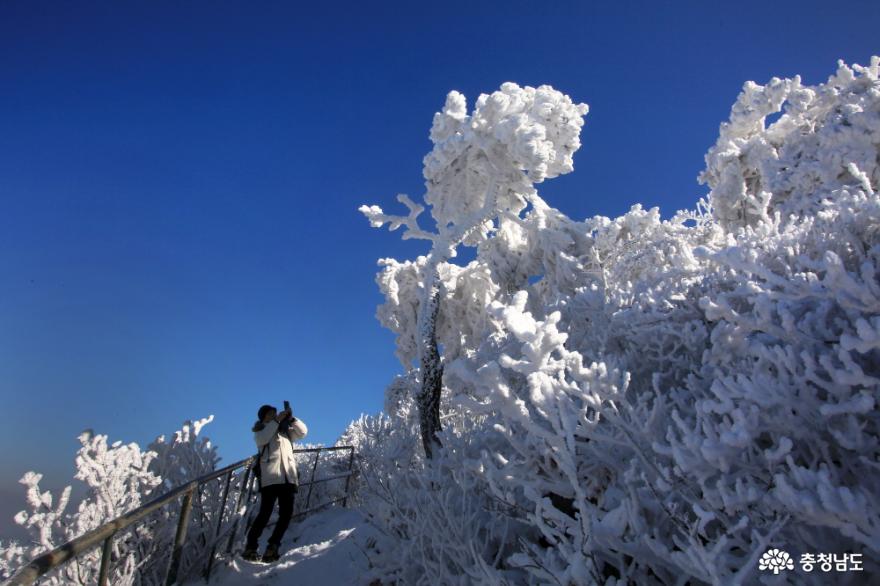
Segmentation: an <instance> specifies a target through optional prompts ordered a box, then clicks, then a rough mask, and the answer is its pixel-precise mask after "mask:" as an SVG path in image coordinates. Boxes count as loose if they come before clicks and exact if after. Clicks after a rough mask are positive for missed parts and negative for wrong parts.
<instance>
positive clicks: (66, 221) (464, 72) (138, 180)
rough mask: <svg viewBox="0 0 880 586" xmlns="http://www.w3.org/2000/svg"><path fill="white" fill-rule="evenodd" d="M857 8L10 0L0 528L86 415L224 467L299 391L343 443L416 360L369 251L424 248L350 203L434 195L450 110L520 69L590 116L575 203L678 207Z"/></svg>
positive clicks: (823, 72) (863, 4) (871, 32)
mask: <svg viewBox="0 0 880 586" xmlns="http://www.w3.org/2000/svg"><path fill="white" fill-rule="evenodd" d="M878 18H880V4H878V3H876V2H868V1H851V2H834V3H830V2H805V1H800V2H766V1H763V2H737V3H725V4H724V5H720V4H718V3H713V2H676V3H660V2H651V3H648V2H645V3H635V2H607V3H598V2H551V3H543V2H542V3H538V2H520V1H514V0H507V1H505V2H474V1H470V2H461V3H459V2H442V3H423V2H401V3H384V2H350V3H334V2H323V3H309V4H308V5H307V4H306V3H294V2H260V3H251V2H173V3H172V2H124V3H120V2H76V3H74V2H40V1H26V0H7V1H5V2H0V400H2V412H0V445H2V451H0V502H3V503H4V504H3V505H2V507H0V516H2V520H0V536H3V535H4V534H6V533H7V531H8V530H9V528H10V525H11V524H12V522H11V519H10V515H11V514H12V513H13V512H15V511H17V510H19V509H21V508H23V504H24V501H23V497H22V496H23V492H22V491H21V487H20V486H18V485H17V484H16V480H17V479H18V478H19V477H20V476H21V475H22V474H23V473H24V472H25V471H26V470H29V469H36V470H38V471H42V472H44V473H45V474H46V485H47V486H49V487H57V486H61V485H63V484H64V483H66V482H68V481H69V479H70V477H71V476H72V473H73V464H72V462H73V455H74V451H75V450H76V447H77V443H76V439H75V438H76V436H77V435H78V433H79V432H80V431H82V430H83V429H85V428H94V429H95V430H97V431H99V432H102V433H108V434H109V435H110V436H111V438H112V439H120V440H123V441H137V442H139V443H142V444H145V443H147V442H149V441H150V440H151V439H153V438H154V437H155V436H156V435H158V434H160V433H170V432H171V431H173V430H175V429H177V427H178V426H179V423H180V422H182V421H183V420H185V419H187V418H196V417H201V416H204V415H207V414H211V413H213V414H214V415H215V416H216V420H215V422H214V423H212V424H211V425H210V426H208V427H207V428H206V433H208V435H210V436H211V437H212V438H213V439H214V441H215V443H217V444H218V445H219V446H220V450H221V454H222V455H223V456H224V458H226V459H227V460H231V459H237V458H240V457H244V456H246V455H248V454H249V453H250V452H251V451H252V450H253V447H252V445H251V439H250V434H249V432H248V429H249V427H250V425H251V423H252V421H253V419H254V416H255V411H256V409H257V407H258V406H259V405H260V404H262V403H265V402H270V403H276V404H280V403H281V401H282V400H283V399H289V400H290V401H291V402H292V403H293V406H294V410H295V412H296V413H297V414H298V415H299V416H301V417H302V419H304V420H305V421H306V422H307V423H308V424H309V426H310V429H311V434H310V437H309V439H310V440H312V441H316V442H326V443H330V442H333V441H334V440H335V438H336V437H337V436H338V435H339V433H340V432H341V431H342V430H343V429H344V427H345V426H346V425H347V423H348V422H349V421H351V420H352V419H354V418H356V417H357V416H358V415H359V414H360V413H362V412H367V413H373V412H377V411H379V410H380V409H381V406H382V394H383V390H384V388H385V386H386V384H387V383H388V382H389V381H390V379H391V378H392V376H393V375H394V374H396V373H397V372H399V370H400V367H399V365H398V363H397V361H396V359H395V358H394V353H393V351H394V346H393V336H392V335H391V334H390V333H389V332H387V331H385V330H383V329H382V328H381V327H380V326H379V324H378V322H377V321H376V320H375V318H374V312H375V307H376V305H377V304H378V303H380V302H381V298H380V296H379V294H378V291H377V288H376V285H375V283H374V281H373V279H374V275H375V273H376V260H377V259H378V258H382V257H388V256H393V257H397V258H412V257H414V256H416V255H417V254H420V253H423V252H424V251H425V248H424V247H425V244H424V243H419V242H402V241H401V240H400V237H399V234H397V233H388V232H386V231H381V232H380V231H378V230H374V229H371V228H369V226H368V223H367V221H366V220H365V219H364V218H363V217H362V216H361V215H360V214H359V213H358V212H357V208H358V206H359V205H361V204H364V203H369V204H372V203H377V204H379V205H381V206H383V207H384V208H385V209H386V210H394V209H398V208H397V207H396V203H395V201H394V196H395V194H397V193H400V192H405V193H409V194H410V195H412V196H414V197H417V196H419V195H420V194H421V193H422V178H421V160H422V157H423V156H424V155H425V153H426V152H427V151H428V150H429V148H430V143H429V141H428V139H427V135H428V129H429V127H430V123H431V117H432V115H433V113H434V112H435V111H436V110H438V109H439V108H440V107H441V106H442V104H443V101H444V97H445V95H446V93H447V92H448V91H449V90H451V89H457V90H459V91H461V92H463V93H464V94H465V95H466V96H467V97H468V99H469V101H470V103H473V100H474V99H475V98H476V97H477V95H478V94H479V93H481V92H490V91H492V90H494V89H497V88H498V86H499V85H500V84H501V83H503V82H505V81H515V82H517V83H519V84H521V85H525V84H528V85H539V84H543V83H548V84H551V85H553V86H554V87H556V88H557V89H560V90H562V91H564V92H566V93H568V94H569V95H571V96H572V97H573V98H574V99H575V100H577V101H582V102H587V103H588V104H589V105H590V114H589V115H588V116H587V122H586V125H585V127H584V131H583V134H582V142H583V147H582V149H581V150H580V151H579V152H578V154H577V155H576V157H575V172H574V173H573V174H571V175H569V176H566V177H562V178H559V179H555V180H552V181H549V182H547V183H546V184H545V185H543V186H542V187H541V192H542V195H543V196H544V198H545V199H546V200H547V201H548V202H549V203H550V204H551V205H553V206H555V207H557V208H559V209H561V210H562V211H564V212H565V213H566V214H568V215H569V216H571V217H575V218H578V219H582V218H584V217H587V216H592V215H594V214H603V215H609V216H613V215H619V214H621V213H623V212H625V211H626V210H627V209H628V208H629V207H630V206H631V205H632V204H634V203H637V202H640V203H642V204H644V205H646V206H655V205H659V206H660V207H661V210H662V211H663V213H664V215H666V216H668V215H670V214H671V213H673V212H674V211H675V210H676V209H680V208H685V207H691V206H692V205H693V204H694V202H695V201H696V199H697V198H698V197H700V196H703V195H705V193H706V190H705V188H704V187H701V186H699V185H698V184H697V182H696V176H697V174H698V173H699V172H700V170H701V169H702V167H703V159H702V157H703V154H704V153H705V152H706V150H707V148H708V147H709V146H710V145H711V144H712V143H713V142H714V140H715V138H716V137H717V133H718V124H719V123H720V122H721V121H723V120H725V119H726V118H727V115H728V113H729V109H730V106H731V105H732V103H733V101H734V100H735V98H736V95H737V93H738V92H739V89H740V88H741V86H742V83H743V82H744V81H746V80H755V81H757V82H759V83H762V82H765V81H767V80H768V79H769V78H770V77H772V76H774V75H776V76H792V75H795V74H801V75H802V76H803V78H804V80H805V82H806V83H818V82H820V81H824V80H825V79H826V78H827V77H828V75H830V74H831V73H833V71H834V69H835V67H836V61H837V59H838V58H842V59H844V60H846V61H847V62H850V63H851V62H859V63H867V62H868V60H869V58H870V56H871V54H872V53H878V49H880V47H878V46H877V45H876V43H875V41H876V38H877V37H876V30H875V29H876V22H877V21H878Z"/></svg>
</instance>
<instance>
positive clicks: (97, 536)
mask: <svg viewBox="0 0 880 586" xmlns="http://www.w3.org/2000/svg"><path fill="white" fill-rule="evenodd" d="M339 450H349V452H350V455H349V458H348V470H347V471H346V472H345V473H343V474H337V475H335V476H331V477H327V478H318V479H315V472H316V471H317V468H318V459H319V458H320V455H321V452H332V451H339ZM294 453H297V454H304V453H314V454H315V462H314V465H313V466H312V473H311V477H310V478H309V480H308V482H302V483H300V485H299V486H300V489H302V488H304V487H306V486H308V487H309V490H308V494H307V496H306V504H305V510H304V511H300V512H298V513H294V514H293V518H296V517H302V516H305V515H308V514H309V513H312V512H314V511H317V510H319V509H322V508H324V507H327V506H330V505H333V504H336V503H339V502H341V503H342V506H346V505H347V504H348V496H349V494H348V491H349V488H350V485H351V475H352V464H353V463H354V448H353V447H352V446H336V447H332V448H309V449H298V450H294ZM255 458H256V456H251V457H250V458H245V459H244V460H240V461H238V462H235V463H234V464H230V465H228V466H226V467H224V468H221V469H220V470H215V471H214V472H211V473H210V474H206V475H204V476H201V477H199V478H196V479H195V480H192V481H190V482H188V483H186V484H183V485H181V486H178V487H177V488H174V489H172V490H171V491H169V492H168V493H166V494H164V495H162V496H160V497H158V498H156V499H154V500H152V501H150V502H148V503H146V504H143V505H141V506H140V507H138V508H136V509H134V510H132V511H129V512H128V513H126V514H124V515H122V516H120V517H117V518H116V519H113V520H112V521H109V522H107V523H104V524H103V525H101V526H100V527H98V528H97V529H93V530H91V531H89V532H88V533H85V534H83V535H80V536H79V537H77V538H76V539H73V540H71V541H69V542H67V543H65V544H64V545H62V546H60V547H58V548H56V549H54V550H52V551H50V552H48V553H45V554H43V555H41V556H39V557H37V558H35V559H34V560H32V561H31V562H30V563H29V564H27V565H26V566H24V567H23V568H21V569H20V570H19V571H18V572H17V573H16V574H15V575H14V576H13V577H12V578H11V579H10V580H9V582H7V585H8V586H13V585H14V586H21V585H28V586H29V585H31V584H34V583H35V582H36V581H37V579H39V577H40V576H42V575H44V574H46V573H47V572H50V571H52V570H54V569H57V568H60V567H61V566H63V565H64V564H66V563H68V562H70V561H72V560H74V559H75V558H77V557H78V556H80V555H82V554H84V553H87V552H89V551H91V550H92V549H94V548H96V547H98V546H99V545H100V546H101V558H100V560H101V561H100V566H99V570H98V585H99V586H107V585H108V584H109V575H110V561H111V560H110V558H111V551H112V548H113V539H114V537H115V536H116V535H117V534H118V533H119V532H120V531H123V530H125V529H127V528H129V527H132V526H134V525H137V523H138V522H140V521H142V520H143V519H145V518H146V517H147V516H149V515H150V514H151V513H154V512H156V511H159V510H160V509H162V508H164V507H166V506H168V505H170V504H172V503H173V502H175V501H177V500H178V499H179V498H181V497H182V502H181V505H180V510H179V511H178V514H177V530H176V532H175V535H174V545H173V546H172V549H171V560H170V562H169V564H168V570H167V572H166V574H165V584H166V585H171V584H176V583H177V579H178V574H179V571H180V563H181V560H182V558H183V547H184V545H185V543H186V534H187V529H188V528H189V524H190V523H189V521H190V515H191V513H192V505H193V495H194V494H195V493H196V492H197V491H198V490H199V488H200V487H202V486H203V485H205V484H206V483H208V482H211V481H213V480H217V479H220V478H224V477H225V478H224V480H223V493H222V496H221V502H220V507H219V509H217V510H218V511H219V514H218V516H217V525H216V527H215V528H214V531H213V536H212V539H211V548H210V554H209V555H208V556H207V559H206V560H204V562H205V566H204V568H205V569H204V571H203V574H202V575H203V576H204V578H205V581H206V582H208V581H210V579H211V569H212V567H213V565H214V560H215V558H216V556H217V545H218V544H219V543H220V542H221V541H222V540H223V538H224V537H226V534H227V533H228V541H227V544H226V553H227V554H229V553H231V552H232V548H233V545H234V544H235V539H236V536H237V535H238V527H239V525H240V521H241V519H242V517H244V518H245V519H246V520H247V518H248V513H247V511H248V508H249V507H248V506H247V505H249V504H250V503H251V502H252V501H253V500H254V495H255V489H254V484H255V482H254V478H253V477H252V476H251V464H253V462H254V459H255ZM239 470H243V478H242V480H241V482H240V483H238V496H237V497H236V498H237V499H238V501H237V504H236V507H235V509H234V512H233V515H234V516H235V518H234V519H232V520H231V521H232V523H231V525H230V527H229V528H228V530H227V531H226V532H221V528H222V524H223V512H224V511H225V510H226V503H227V500H228V498H229V493H230V488H231V486H232V479H233V475H234V473H235V472H237V471H239ZM343 478H345V479H346V482H345V490H344V492H343V496H342V497H339V498H337V499H333V500H331V501H328V502H325V503H321V504H319V505H317V506H314V507H311V508H309V505H310V504H311V497H312V487H313V486H314V485H316V484H320V483H322V482H329V481H331V480H340V479H343ZM242 504H245V505H246V506H245V509H244V510H243V509H242Z"/></svg>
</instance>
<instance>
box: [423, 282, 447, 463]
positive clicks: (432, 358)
mask: <svg viewBox="0 0 880 586" xmlns="http://www.w3.org/2000/svg"><path fill="white" fill-rule="evenodd" d="M427 300H428V303H429V304H430V306H429V307H428V308H426V311H429V312H430V314H429V315H428V316H427V320H426V322H425V323H424V324H423V325H424V327H423V329H422V331H421V334H422V354H421V361H420V362H421V363H420V367H421V372H420V374H421V378H422V388H421V391H420V392H419V396H418V405H419V423H420V427H421V432H422V446H424V448H425V456H426V457H428V458H431V457H432V456H433V448H434V447H435V446H438V447H439V446H440V440H439V439H438V438H437V434H438V433H439V432H440V430H441V426H440V393H441V391H442V390H443V365H442V364H441V362H440V352H439V351H438V350H437V335H436V328H437V313H438V312H439V310H440V292H439V290H438V289H437V288H436V287H434V288H433V291H431V295H430V296H428V297H427Z"/></svg>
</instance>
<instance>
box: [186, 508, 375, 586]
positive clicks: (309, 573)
mask: <svg viewBox="0 0 880 586" xmlns="http://www.w3.org/2000/svg"><path fill="white" fill-rule="evenodd" d="M378 538H379V534H378V531H377V530H376V529H375V528H374V527H373V526H371V525H370V524H369V523H368V522H367V521H366V520H365V519H364V517H363V516H362V515H361V514H360V513H359V512H358V511H356V510H353V509H331V510H328V511H325V512H322V513H317V514H315V515H312V516H311V517H309V518H307V519H305V520H304V521H302V522H300V523H294V524H291V526H290V529H289V530H288V532H287V535H286V536H285V539H284V543H283V544H282V547H281V549H282V552H283V553H282V557H281V560H280V561H279V562H278V563H276V564H271V565H266V564H252V563H249V562H244V561H242V560H241V559H236V560H232V561H230V562H229V565H228V566H226V567H222V568H220V569H218V571H217V573H216V574H215V577H214V578H212V580H211V584H216V585H222V586H233V585H238V584H255V585H256V584H260V585H262V584H266V585H270V584H271V585H274V584H279V585H280V584H296V585H297V586H311V585H316V586H317V585H321V586H324V585H329V584H332V585H334V586H336V585H339V586H344V585H348V584H367V583H368V580H366V578H365V577H364V576H365V574H366V572H367V569H368V567H369V562H368V559H367V556H366V554H365V553H364V551H365V550H367V549H369V548H370V544H371V543H373V542H374V541H375V540H376V539H378ZM263 542H265V539H263ZM261 545H264V543H261ZM199 583H200V584H204V582H199Z"/></svg>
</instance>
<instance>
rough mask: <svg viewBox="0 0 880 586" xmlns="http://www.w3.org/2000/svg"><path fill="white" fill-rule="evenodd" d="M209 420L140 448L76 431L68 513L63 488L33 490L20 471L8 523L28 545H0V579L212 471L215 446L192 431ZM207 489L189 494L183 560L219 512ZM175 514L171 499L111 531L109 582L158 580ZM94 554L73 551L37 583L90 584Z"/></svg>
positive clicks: (31, 478)
mask: <svg viewBox="0 0 880 586" xmlns="http://www.w3.org/2000/svg"><path fill="white" fill-rule="evenodd" d="M212 419H213V417H208V418H206V419H202V420H199V421H196V422H190V421H187V422H185V423H184V424H183V426H182V428H181V429H180V430H179V431H177V432H175V434H174V437H173V439H172V440H171V441H170V442H169V441H167V440H166V439H165V437H164V436H160V437H158V438H157V439H156V440H155V441H154V442H153V443H152V444H150V447H149V449H148V450H142V449H141V448H140V447H139V446H138V445H137V444H136V443H129V444H123V443H122V442H114V443H112V444H111V443H108V438H107V436H106V435H96V434H94V433H93V432H91V431H86V432H84V433H83V434H81V435H80V436H79V441H80V444H81V447H80V449H79V451H78V452H77V455H76V470H77V471H76V474H75V476H74V477H75V478H76V479H77V480H79V481H81V482H83V483H84V484H85V485H86V487H87V492H86V495H85V497H84V498H83V499H82V501H81V502H80V503H79V504H78V505H77V506H76V510H75V511H74V510H71V509H72V506H71V503H70V493H71V487H70V486H68V487H66V488H65V489H64V490H63V491H62V492H61V494H60V495H58V496H57V497H56V496H54V495H52V494H51V493H50V492H49V491H43V490H41V489H40V487H39V483H40V480H41V479H42V475H41V474H38V473H36V472H28V473H27V474H25V475H24V477H22V479H21V483H22V484H23V485H24V486H25V487H26V501H27V505H28V509H27V510H24V511H21V512H20V513H18V514H17V515H16V516H15V521H16V523H18V524H19V525H21V526H23V527H24V528H26V529H27V530H28V532H29V533H30V534H31V536H32V540H31V543H30V544H19V543H16V542H11V543H8V544H4V545H3V547H2V548H0V560H2V561H0V578H8V577H10V576H11V575H12V574H14V573H15V572H16V571H17V570H18V569H19V568H20V567H21V566H23V565H24V564H26V563H27V562H28V561H30V560H31V559H33V558H34V557H37V556H38V555H40V554H42V553H45V552H46V551H49V550H52V549H54V548H56V547H58V546H60V545H62V544H64V543H66V542H67V541H70V540H71V539H73V538H75V537H78V536H80V535H82V534H84V533H86V532H88V531H90V530H92V529H95V528H97V527H99V526H101V525H103V524H104V523H106V522H108V521H110V520H112V519H114V518H116V517H118V516H120V515H123V514H125V513H127V512H129V511H131V510H133V509H135V508H137V507H139V506H140V505H142V504H144V503H146V502H148V501H149V500H152V499H153V498H156V497H158V496H159V495H161V494H163V493H165V492H167V490H168V489H169V488H171V487H173V486H177V485H179V484H182V483H184V482H185V481H189V480H192V479H194V478H196V477H198V476H200V475H203V474H205V473H207V472H210V471H211V470H213V469H214V467H215V466H216V464H217V462H218V460H219V458H218V457H217V455H216V448H214V447H213V446H212V445H211V443H210V441H209V440H208V439H207V438H205V437H204V436H202V437H199V435H200V432H201V430H202V428H203V426H204V425H205V424H207V423H209V422H210V421H211V420H212ZM215 492H216V491H215V490H214V489H213V485H211V484H209V485H206V487H205V489H204V490H203V491H200V494H199V495H197V497H196V498H194V503H193V514H192V517H191V525H190V527H189V529H188V547H187V551H186V557H187V560H189V559H193V558H196V559H197V558H199V557H200V556H199V552H200V551H201V550H203V549H204V548H206V547H208V545H209V540H210V538H211V537H212V532H213V530H214V527H215V523H216V519H217V515H219V514H220V511H219V503H220V499H219V497H218V495H217V494H214V493H215ZM230 506H231V505H227V509H229V508H230ZM176 512H177V510H176V508H175V507H174V506H173V505H172V506H171V507H170V508H169V507H166V508H164V509H162V510H160V511H158V512H157V513H154V514H152V515H150V516H149V517H147V518H146V519H145V520H143V521H142V522H140V523H138V524H137V525H135V526H133V527H132V528H130V529H128V530H125V531H122V532H120V533H118V534H117V535H116V536H115V537H114V540H113V548H112V552H111V559H112V560H113V563H112V564H111V577H110V581H111V583H113V584H153V583H160V582H161V581H162V580H164V573H165V570H166V569H167V560H168V557H167V556H168V554H169V552H170V549H171V544H172V543H173V539H174V529H175V522H176V521H175V520H176ZM228 512H229V511H228V510H227V513H228ZM100 553H101V552H100V548H96V549H95V550H93V551H90V552H87V553H85V554H83V555H80V556H78V557H77V558H76V559H75V560H74V561H72V562H70V563H68V564H66V565H65V566H63V567H62V568H61V569H59V570H57V571H55V572H52V573H50V574H49V575H47V576H46V577H44V578H42V579H41V580H40V583H41V584H59V585H60V584H72V583H73V584H87V583H94V582H95V581H96V580H97V576H98V566H99V562H100ZM185 561H186V560H185ZM200 569H201V567H200V566H199V567H194V566H192V565H191V564H184V567H183V573H182V576H186V575H187V572H188V571H193V572H194V574H193V575H194V576H196V575H198V571H199V570H200Z"/></svg>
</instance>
